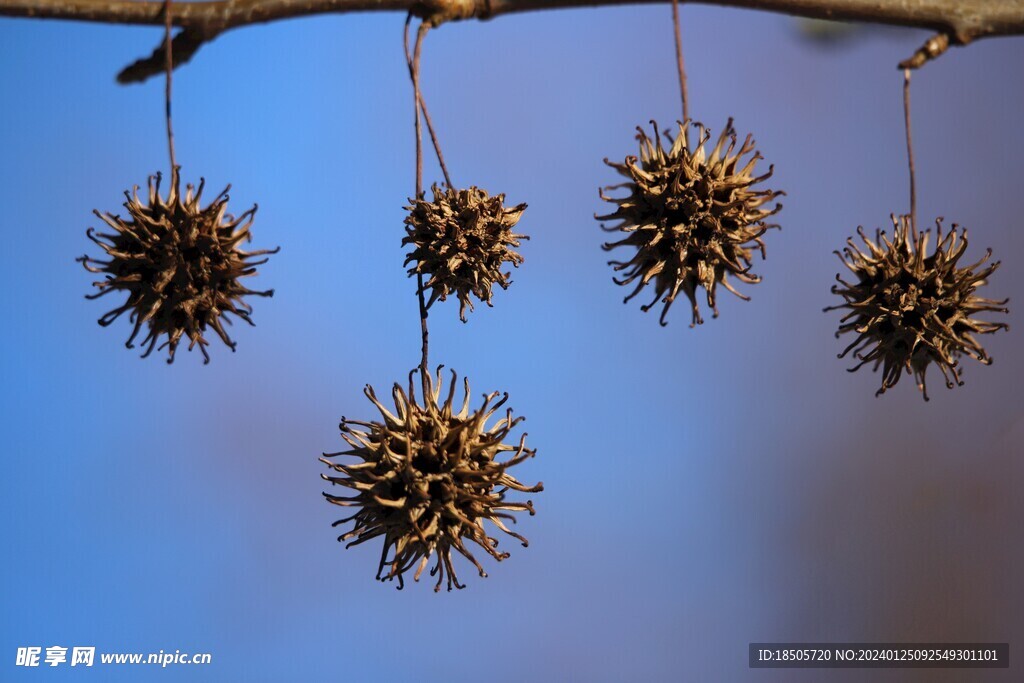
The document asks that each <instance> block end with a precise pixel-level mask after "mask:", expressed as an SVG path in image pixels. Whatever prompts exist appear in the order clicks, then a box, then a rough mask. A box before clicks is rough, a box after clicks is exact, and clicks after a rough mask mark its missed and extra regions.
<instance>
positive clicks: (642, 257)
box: [595, 119, 784, 327]
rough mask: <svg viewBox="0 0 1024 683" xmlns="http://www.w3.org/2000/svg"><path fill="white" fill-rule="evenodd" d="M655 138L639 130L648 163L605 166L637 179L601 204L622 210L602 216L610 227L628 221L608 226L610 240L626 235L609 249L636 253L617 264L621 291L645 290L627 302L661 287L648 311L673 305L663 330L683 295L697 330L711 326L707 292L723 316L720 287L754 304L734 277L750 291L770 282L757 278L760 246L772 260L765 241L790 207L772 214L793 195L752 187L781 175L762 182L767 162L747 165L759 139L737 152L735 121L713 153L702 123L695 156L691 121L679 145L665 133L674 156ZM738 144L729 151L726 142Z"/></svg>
mask: <svg viewBox="0 0 1024 683" xmlns="http://www.w3.org/2000/svg"><path fill="white" fill-rule="evenodd" d="M651 125H652V126H653V127H654V136H653V138H648V137H647V134H646V133H645V132H644V131H643V129H641V128H637V131H638V134H637V140H639V142H640V158H639V159H637V157H635V156H628V157H626V160H625V161H624V162H623V163H621V164H618V163H614V162H611V161H608V160H607V159H605V160H604V161H605V163H606V164H608V165H609V166H611V167H612V168H614V169H615V170H616V171H618V172H619V173H621V174H622V175H623V176H625V177H626V178H627V182H625V183H622V184H620V185H612V186H609V187H606V188H604V189H603V190H602V191H601V199H604V200H605V201H608V202H611V203H613V204H615V205H616V209H615V211H613V212H612V213H609V214H607V215H605V216H595V218H597V220H600V221H619V223H618V224H617V225H611V226H605V225H604V224H602V226H601V227H602V228H604V229H605V230H606V231H608V232H623V233H626V237H624V238H623V239H621V240H619V241H618V242H609V243H606V244H604V245H603V246H604V249H605V250H606V251H610V250H612V249H615V248H616V247H631V248H634V249H635V250H636V253H635V254H634V255H633V257H632V258H631V259H630V260H629V261H609V262H608V263H609V265H611V266H614V268H615V270H616V271H625V276H624V277H623V278H621V279H619V278H613V280H614V281H615V283H616V284H619V285H628V284H630V283H632V282H634V281H636V283H637V284H636V288H635V289H634V290H633V291H632V292H631V293H630V294H629V295H628V296H627V297H626V298H625V300H624V301H629V300H630V299H632V298H633V297H635V296H636V295H637V294H639V293H640V290H642V289H643V288H644V287H646V286H647V284H648V283H649V282H651V281H652V280H653V281H654V290H655V292H654V299H653V300H652V301H651V303H649V304H646V305H644V306H642V307H641V308H642V309H643V310H644V311H648V310H650V309H651V308H653V307H654V305H655V304H657V303H658V300H659V299H660V300H661V302H662V303H664V304H665V305H664V308H663V309H662V311H661V317H660V322H661V324H662V325H665V324H667V323H666V321H665V316H666V314H667V313H668V310H669V308H671V306H672V303H673V302H674V301H675V299H676V296H677V295H678V294H679V292H680V291H682V292H683V293H684V294H686V297H687V298H688V299H689V300H690V306H691V308H692V310H693V319H692V322H691V324H690V327H693V326H694V325H699V324H701V323H703V322H704V320H703V318H702V317H701V315H700V311H699V310H698V307H697V294H696V292H697V288H698V287H703V288H704V289H705V290H706V292H707V304H708V306H709V307H710V308H711V309H712V311H714V315H715V317H718V308H717V307H716V305H715V288H716V286H717V285H718V284H721V285H722V286H723V287H725V288H726V289H728V290H729V291H730V292H732V293H733V294H735V295H736V296H738V297H740V298H741V299H743V300H745V301H749V297H747V296H744V295H743V294H740V293H739V292H737V291H736V290H735V289H733V287H732V285H731V283H730V282H729V281H728V280H727V279H726V278H727V276H732V277H734V278H736V279H737V280H739V281H741V282H745V283H748V284H752V283H756V282H760V281H761V278H760V277H759V276H757V275H754V274H752V273H751V272H750V267H751V255H752V251H753V249H754V247H755V246H756V248H757V249H759V250H760V252H761V258H764V254H765V250H764V242H763V241H762V239H761V236H762V235H764V233H765V231H767V230H768V229H769V228H777V227H778V225H775V224H769V223H765V219H766V218H768V217H769V216H771V215H773V214H775V213H777V212H778V211H779V210H780V209H781V208H782V205H781V204H776V205H775V206H774V207H773V208H763V207H764V205H765V204H767V203H768V202H770V201H772V200H773V199H775V198H776V197H778V196H779V195H782V194H784V193H783V192H775V191H772V190H754V189H752V187H753V186H754V185H756V184H757V183H760V182H761V181H764V180H767V179H768V178H770V177H771V176H772V167H769V169H768V172H767V173H765V174H764V175H762V176H754V175H753V170H754V166H755V164H756V163H757V161H758V160H760V159H762V157H761V154H760V153H759V152H754V155H753V156H752V157H750V159H749V161H746V162H745V163H744V165H743V166H741V165H740V164H741V161H742V158H743V157H744V156H746V155H747V154H749V153H750V152H753V151H754V141H753V140H752V139H751V136H749V135H748V136H747V138H746V140H745V141H744V142H743V144H742V145H741V146H740V148H739V149H738V150H737V149H736V131H735V130H734V129H733V127H732V119H729V122H728V123H727V124H726V126H725V129H724V130H723V131H722V134H721V135H720V136H719V138H718V142H717V143H716V144H715V146H714V149H712V150H711V153H710V154H706V153H705V151H704V145H705V143H707V141H708V140H709V139H710V138H711V134H710V132H708V131H707V130H705V128H704V126H702V125H701V124H699V123H698V124H693V125H694V127H695V128H696V129H697V131H698V140H697V144H696V148H695V149H692V150H691V149H690V142H689V138H688V137H687V125H686V123H685V122H684V123H680V124H679V133H678V135H677V136H676V137H675V139H673V138H672V137H671V135H669V133H668V132H665V133H664V136H665V139H666V140H667V141H668V148H667V149H666V148H665V147H664V146H663V145H662V141H661V136H660V135H659V133H658V124H656V123H655V122H654V121H651ZM726 143H728V144H726ZM620 188H622V189H625V190H627V191H628V194H627V195H626V196H624V197H622V198H620V199H616V198H613V197H609V196H607V195H606V194H605V192H606V191H608V190H615V189H620Z"/></svg>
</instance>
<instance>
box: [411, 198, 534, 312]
mask: <svg viewBox="0 0 1024 683" xmlns="http://www.w3.org/2000/svg"><path fill="white" fill-rule="evenodd" d="M431 189H432V190H433V193H434V199H433V201H429V202H428V201H427V200H426V199H424V198H423V197H418V198H416V199H410V200H409V201H410V203H411V206H407V207H405V208H406V210H407V211H408V212H409V215H408V216H406V218H405V225H406V229H405V231H406V236H405V238H403V239H402V245H403V246H405V245H407V244H411V245H413V247H414V249H413V250H412V251H411V252H409V254H408V255H407V256H406V259H405V263H404V264H403V265H409V263H412V264H413V266H412V267H411V268H410V269H409V275H410V277H411V276H412V275H415V274H417V273H419V274H421V275H423V276H424V277H425V280H424V282H423V291H424V292H426V291H427V290H430V298H429V300H428V301H427V307H428V308H429V307H430V306H431V305H432V304H433V303H434V302H435V301H436V300H438V299H440V300H441V301H444V300H445V299H447V298H448V295H449V294H453V293H454V294H455V295H456V296H457V297H458V299H459V318H460V319H461V320H462V322H466V308H467V307H468V308H469V310H470V311H472V310H473V301H472V299H471V297H470V295H472V296H474V297H476V298H477V299H479V300H480V301H483V302H484V303H486V304H487V305H488V306H491V305H492V304H491V295H492V294H491V288H492V286H493V285H498V286H499V287H501V288H502V289H508V286H509V284H510V282H511V280H509V277H510V276H511V271H509V272H504V273H503V272H502V268H503V267H504V264H505V263H511V264H512V265H513V266H514V267H516V268H518V267H519V264H520V263H522V262H523V257H522V256H520V255H519V254H518V253H517V252H516V251H514V248H518V247H519V241H520V240H528V239H530V238H529V237H527V236H526V235H517V234H515V233H514V232H512V228H514V227H515V225H516V223H518V222H519V218H520V216H522V215H523V211H524V210H525V209H526V204H519V205H517V206H514V207H511V208H505V205H504V203H505V195H504V194H499V195H494V196H490V195H489V194H487V191H486V190H482V189H480V188H478V187H470V188H469V189H468V190H456V189H453V188H451V187H447V186H445V187H444V188H443V189H441V188H439V187H438V186H437V185H436V184H435V185H434V186H433V187H432V188H431Z"/></svg>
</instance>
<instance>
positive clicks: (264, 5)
mask: <svg viewBox="0 0 1024 683" xmlns="http://www.w3.org/2000/svg"><path fill="white" fill-rule="evenodd" d="M655 1H657V0H204V1H201V2H180V3H176V4H175V9H174V24H175V25H176V26H178V27H180V28H182V29H184V31H183V32H182V33H180V34H179V38H180V39H181V41H182V42H183V43H185V44H187V45H188V46H189V47H190V49H191V51H190V53H189V56H191V54H192V53H194V52H195V51H196V50H197V49H198V48H199V46H200V45H202V44H203V43H204V42H208V41H210V40H212V39H214V38H215V37H217V36H218V35H219V34H221V33H223V32H224V31H226V30H228V29H232V28H238V27H240V26H248V25H251V24H261V23H266V22H270V21H276V20H279V19H287V18H291V17H301V16H308V15H312V14H327V13H347V12H373V11H392V12H398V11H401V12H409V11H412V12H413V13H414V14H416V15H417V16H419V17H422V18H424V19H425V20H427V21H429V22H431V23H432V24H434V25H438V24H441V23H444V22H446V21H452V20H458V19H471V18H476V19H488V18H491V17H496V16H500V15H502V14H511V13H516V12H528V11H534V10H541V9H564V8H571V7H598V6H605V5H633V4H645V3H650V2H655ZM686 1H689V0H684V2H686ZM696 1H699V2H700V3H701V4H708V5H721V6H730V7H742V8H747V9H757V10H764V11H768V12H779V13H783V14H792V15H796V16H802V17H810V18H815V19H833V20H843V21H858V22H867V23H879V24H894V25H899V26H912V27H917V28H924V29H930V30H933V31H935V32H936V33H938V34H942V35H945V36H947V37H948V39H949V42H950V43H952V44H956V45H966V44H968V43H970V42H972V41H975V40H978V39H980V38H987V37H990V36H1006V35H1022V34H1024V0H696ZM162 10H163V1H162V0H141V1H135V0H0V16H9V17H29V18H37V19H70V20H75V21H90V22H101V23H108V24H136V25H153V26H156V25H160V24H161V23H162V22H163V14H162ZM182 36H184V37H182ZM176 40H178V38H176ZM154 68H155V65H152V64H149V60H146V59H143V60H140V61H139V62H136V63H135V64H133V65H132V66H131V67H129V69H126V70H125V72H122V74H121V76H120V77H119V80H122V82H127V81H133V80H144V79H145V78H148V77H149V76H151V75H153V74H154V73H157V72H158V71H159V69H156V70H154Z"/></svg>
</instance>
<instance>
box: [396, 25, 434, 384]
mask: <svg viewBox="0 0 1024 683" xmlns="http://www.w3.org/2000/svg"><path fill="white" fill-rule="evenodd" d="M411 21H412V13H410V14H409V15H408V16H407V17H406V19H405V31H404V33H403V37H402V42H403V45H404V47H405V58H406V61H407V63H408V65H409V78H410V79H411V80H412V90H413V109H414V112H415V114H414V115H415V118H414V120H415V126H416V195H415V198H416V199H417V200H418V199H422V198H423V127H422V126H421V124H420V109H421V108H422V97H421V93H420V51H421V49H422V47H423V37H424V36H425V35H426V34H427V31H428V30H429V27H427V26H426V25H424V24H423V23H421V24H420V26H419V30H418V31H417V32H416V46H415V48H414V49H413V53H412V54H410V53H409V23H410V22H411ZM431 138H432V139H434V140H435V145H436V138H435V137H434V136H433V133H431ZM416 297H417V300H418V301H419V309H420V342H421V345H420V381H421V383H422V386H423V401H424V404H425V403H426V401H427V394H428V393H429V391H430V386H429V384H430V383H429V380H428V377H429V374H428V373H429V369H428V365H429V361H428V360H427V358H428V351H429V347H430V331H429V330H428V329H427V303H426V299H425V297H424V292H423V273H420V272H417V273H416Z"/></svg>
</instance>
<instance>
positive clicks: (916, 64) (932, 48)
mask: <svg viewBox="0 0 1024 683" xmlns="http://www.w3.org/2000/svg"><path fill="white" fill-rule="evenodd" d="M948 49H949V34H948V33H937V34H935V35H934V36H932V37H931V38H929V39H928V40H927V41H925V44H924V45H922V46H921V47H919V48H918V49H917V52H915V53H914V54H913V55H911V56H910V57H909V58H907V59H904V60H903V61H902V62H900V64H899V66H900V68H901V69H903V70H907V69H920V68H921V67H922V66H924V65H925V64H927V63H928V62H930V61H931V60H933V59H936V58H938V57H941V56H942V55H943V54H945V52H946V50H948Z"/></svg>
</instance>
